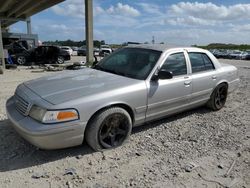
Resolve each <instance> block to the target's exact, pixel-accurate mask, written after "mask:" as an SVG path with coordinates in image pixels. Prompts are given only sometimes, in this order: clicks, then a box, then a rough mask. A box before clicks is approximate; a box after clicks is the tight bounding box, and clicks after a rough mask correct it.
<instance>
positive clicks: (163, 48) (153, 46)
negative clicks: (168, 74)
mask: <svg viewBox="0 0 250 188" xmlns="http://www.w3.org/2000/svg"><path fill="white" fill-rule="evenodd" d="M126 48H144V49H150V50H156V51H161V52H165V51H167V50H174V49H176V50H177V49H186V50H187V51H203V49H201V48H196V47H190V46H187V47H184V46H178V45H166V44H139V45H129V46H127V47H126Z"/></svg>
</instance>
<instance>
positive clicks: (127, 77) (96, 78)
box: [6, 45, 239, 151]
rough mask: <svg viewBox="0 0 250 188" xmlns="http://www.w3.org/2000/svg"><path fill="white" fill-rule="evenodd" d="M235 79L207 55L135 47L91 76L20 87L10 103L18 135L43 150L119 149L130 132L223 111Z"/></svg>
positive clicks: (72, 74)
mask: <svg viewBox="0 0 250 188" xmlns="http://www.w3.org/2000/svg"><path fill="white" fill-rule="evenodd" d="M238 83H239V78H238V71H237V69H236V68H235V67H234V66H231V65H226V64H221V63H219V62H218V60H217V59H216V58H215V57H214V56H213V55H212V54H211V53H210V52H208V51H207V50H203V49H199V48H190V47H187V48H168V47H165V46H162V45H161V46H157V45H153V46H136V47H126V48H122V49H119V50H117V51H115V52H114V53H112V54H111V55H109V56H107V57H105V58H104V59H102V60H101V61H100V62H99V63H97V64H96V65H94V66H93V67H92V68H85V69H83V70H78V71H69V72H63V74H61V73H60V74H57V75H53V76H49V77H43V78H39V79H36V80H31V81H28V82H25V83H22V84H20V85H19V86H18V87H17V89H16V91H15V94H14V96H12V97H11V98H10V99H9V100H8V101H7V103H6V108H7V115H8V117H9V119H10V121H11V122H12V123H13V127H14V128H15V129H16V130H17V132H18V133H19V134H20V135H22V136H23V137H24V138H25V139H26V140H28V141H29V142H30V143H32V144H34V145H35V146H37V147H39V148H43V149H58V148H66V147H71V146H76V145H80V144H82V142H83V140H84V139H86V141H87V143H88V144H89V145H90V146H91V147H92V148H93V149H94V150H96V151H100V150H104V149H108V148H114V147H118V146H120V145H122V144H123V143H124V142H125V141H126V140H127V139H128V137H129V135H130V133H131V129H132V127H133V126H138V125H142V124H144V123H145V122H148V121H152V120H156V119H159V118H162V117H165V116H169V115H171V114H175V113H178V112H182V111H184V110H188V109H191V108H194V107H198V106H202V105H207V106H208V107H210V108H211V109H212V110H220V109H221V108H222V107H223V106H224V104H225V102H226V99H227V95H228V93H230V92H232V91H233V90H234V89H236V88H237V85H238Z"/></svg>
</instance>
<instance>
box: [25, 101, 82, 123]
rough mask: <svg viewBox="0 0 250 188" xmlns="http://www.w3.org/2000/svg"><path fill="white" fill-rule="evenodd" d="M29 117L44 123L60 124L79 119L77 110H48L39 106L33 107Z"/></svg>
mask: <svg viewBox="0 0 250 188" xmlns="http://www.w3.org/2000/svg"><path fill="white" fill-rule="evenodd" d="M29 116H30V117H32V118H33V119H35V120H37V121H40V122H42V123H59V122H65V121H73V120H77V119H79V115H78V112H77V111H76V110H75V109H65V110H46V109H44V108H41V107H39V106H35V105H34V106H32V108H31V110H30V113H29Z"/></svg>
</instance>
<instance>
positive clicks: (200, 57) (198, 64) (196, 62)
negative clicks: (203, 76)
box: [188, 52, 214, 73]
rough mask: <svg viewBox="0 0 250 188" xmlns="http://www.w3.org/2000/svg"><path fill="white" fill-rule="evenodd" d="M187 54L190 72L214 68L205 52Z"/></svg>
mask: <svg viewBox="0 0 250 188" xmlns="http://www.w3.org/2000/svg"><path fill="white" fill-rule="evenodd" d="M188 55H189V58H190V62H191V66H192V73H196V72H202V71H206V70H213V69H214V65H213V63H212V61H211V60H210V58H209V57H208V56H207V55H206V54H204V53H196V52H190V53H188Z"/></svg>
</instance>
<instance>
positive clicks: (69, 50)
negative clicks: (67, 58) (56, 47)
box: [61, 46, 73, 55]
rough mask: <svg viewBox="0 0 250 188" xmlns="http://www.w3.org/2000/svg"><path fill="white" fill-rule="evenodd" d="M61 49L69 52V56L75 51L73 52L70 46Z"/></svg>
mask: <svg viewBox="0 0 250 188" xmlns="http://www.w3.org/2000/svg"><path fill="white" fill-rule="evenodd" d="M61 49H63V50H65V51H67V52H69V55H73V50H72V48H71V47H69V46H62V47H61Z"/></svg>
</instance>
